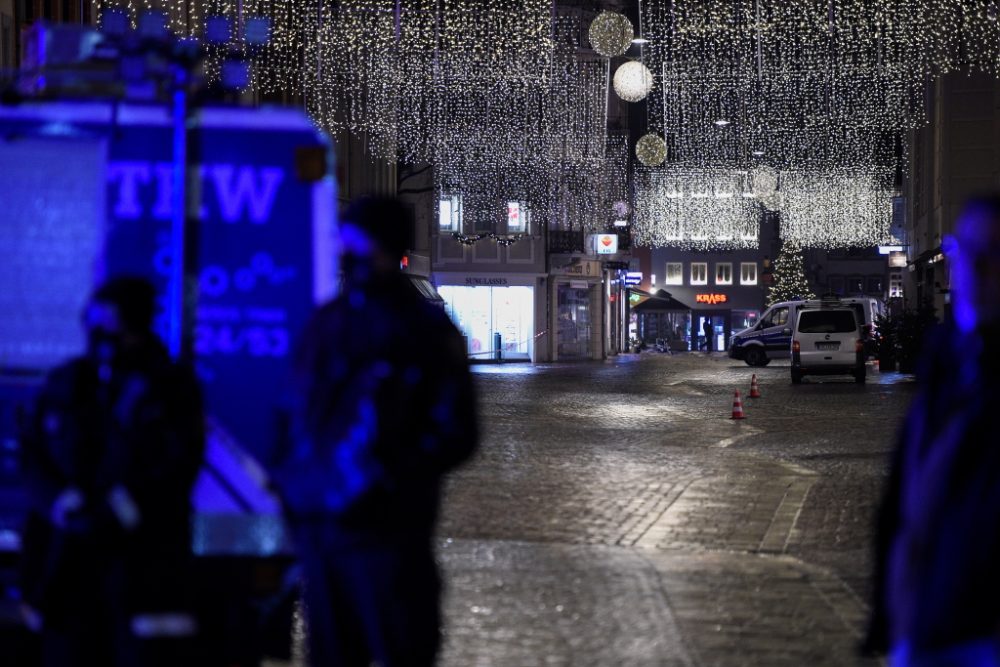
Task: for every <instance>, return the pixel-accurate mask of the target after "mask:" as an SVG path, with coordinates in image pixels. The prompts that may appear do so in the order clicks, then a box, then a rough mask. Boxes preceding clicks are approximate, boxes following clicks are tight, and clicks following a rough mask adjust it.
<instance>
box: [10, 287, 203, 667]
mask: <svg viewBox="0 0 1000 667" xmlns="http://www.w3.org/2000/svg"><path fill="white" fill-rule="evenodd" d="M155 296H156V295H155V291H154V289H153V287H152V285H151V284H150V283H148V282H147V281H145V280H143V279H139V278H118V279H113V280H111V281H109V282H107V283H105V284H104V285H102V286H101V287H99V288H98V289H97V291H96V292H95V293H94V295H93V297H92V298H91V300H90V302H89V304H88V305H87V307H86V309H85V312H84V315H83V321H84V326H85V328H86V332H87V351H86V353H85V354H84V355H83V356H81V357H78V358H75V359H73V360H71V361H69V362H68V363H66V364H64V365H62V366H59V367H58V368H56V369H55V370H53V371H52V372H51V373H50V374H49V376H48V378H47V380H46V382H45V386H44V388H43V390H42V392H41V394H40V396H39V398H38V401H37V404H36V406H35V411H34V414H33V417H32V422H31V424H30V425H29V427H28V432H27V433H26V434H25V438H24V440H25V442H24V452H25V461H24V464H25V471H26V479H27V489H28V495H29V500H30V508H31V510H30V514H29V518H28V521H27V526H26V531H25V545H24V548H25V560H24V568H23V581H22V584H23V589H24V601H25V607H24V611H25V617H26V619H27V620H28V622H29V625H31V626H33V627H34V629H36V630H38V631H40V632H41V636H42V650H43V661H44V664H45V665H47V666H52V667H56V666H58V667H72V666H74V665H101V666H102V667H103V666H108V667H120V666H129V667H131V666H133V665H150V664H161V663H159V662H157V661H156V660H154V659H151V656H159V657H161V658H166V657H167V656H170V655H171V651H174V650H175V649H176V647H177V641H178V640H177V639H176V638H177V637H180V636H185V635H189V634H191V632H192V631H193V630H194V627H193V622H192V618H191V616H190V614H189V613H187V612H188V611H189V610H188V608H187V600H186V599H185V596H184V591H185V589H186V582H187V580H188V575H187V571H186V570H187V564H188V561H189V557H190V544H191V536H190V525H189V522H190V502H189V497H190V492H191V487H192V485H193V483H194V479H195V475H196V474H197V471H198V468H199V466H200V463H201V459H202V452H203V439H204V435H203V416H202V408H201V402H200V393H199V389H198V386H197V383H196V381H195V379H194V377H193V375H192V374H191V373H190V372H188V371H187V370H186V369H185V368H184V367H182V366H179V365H177V364H175V363H173V362H172V361H171V360H170V358H169V357H168V356H167V352H166V350H165V348H164V347H163V345H162V344H161V343H160V341H159V339H157V337H156V336H155V334H154V333H153V332H152V329H151V324H152V319H153V314H154V308H155ZM165 638H169V639H165ZM153 644H155V647H154V646H153Z"/></svg>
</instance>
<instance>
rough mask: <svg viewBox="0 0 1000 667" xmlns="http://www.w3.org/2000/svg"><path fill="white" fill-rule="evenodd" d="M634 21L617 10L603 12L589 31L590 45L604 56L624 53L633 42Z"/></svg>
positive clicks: (592, 23)
mask: <svg viewBox="0 0 1000 667" xmlns="http://www.w3.org/2000/svg"><path fill="white" fill-rule="evenodd" d="M633 36H634V33H633V32H632V22H631V21H629V20H628V17H627V16H624V15H622V14H616V13H615V12H601V13H600V14H598V15H597V18H595V19H594V20H593V21H592V22H591V24H590V30H588V31H587V37H588V38H589V39H590V45H591V46H593V47H594V50H595V51H597V52H598V53H599V54H601V55H602V56H607V57H608V58H614V57H615V56H620V55H623V54H624V53H625V52H626V51H628V47H629V46H630V45H631V44H632V37H633Z"/></svg>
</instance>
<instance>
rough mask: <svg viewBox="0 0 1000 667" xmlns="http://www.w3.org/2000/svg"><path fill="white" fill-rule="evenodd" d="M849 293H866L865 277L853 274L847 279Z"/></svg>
mask: <svg viewBox="0 0 1000 667" xmlns="http://www.w3.org/2000/svg"><path fill="white" fill-rule="evenodd" d="M847 293H848V294H864V293H865V279H864V278H863V277H862V276H851V277H850V278H848V279H847Z"/></svg>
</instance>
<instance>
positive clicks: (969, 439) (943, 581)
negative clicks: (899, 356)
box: [866, 197, 1000, 667]
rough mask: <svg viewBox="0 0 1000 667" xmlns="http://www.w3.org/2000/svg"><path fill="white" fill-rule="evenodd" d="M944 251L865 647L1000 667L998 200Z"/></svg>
mask: <svg viewBox="0 0 1000 667" xmlns="http://www.w3.org/2000/svg"><path fill="white" fill-rule="evenodd" d="M944 250H945V253H946V254H947V257H948V260H949V263H950V267H951V270H952V279H951V288H952V291H951V294H952V307H953V317H952V318H951V321H949V322H947V323H945V325H943V326H942V327H940V328H939V329H938V330H937V331H935V332H934V333H933V334H932V336H931V338H930V341H929V344H928V345H926V353H925V355H924V358H923V360H922V364H921V368H920V372H919V380H920V384H921V387H920V392H919V394H918V395H917V398H916V400H915V401H914V404H913V406H912V408H911V410H910V412H909V414H908V415H907V419H906V422H905V425H904V428H903V430H902V432H901V436H900V441H899V445H898V447H897V449H896V452H895V455H894V459H893V465H892V471H891V475H890V478H889V482H888V486H887V492H886V496H885V500H884V503H883V507H882V511H881V515H880V523H879V539H878V543H877V561H878V567H877V571H876V576H875V600H874V605H873V610H874V613H873V616H872V622H871V626H870V630H869V635H868V639H867V643H866V648H867V649H869V650H871V651H874V652H879V651H882V652H884V651H888V652H889V653H890V661H891V664H892V665H893V667H915V666H917V665H920V666H921V667H925V666H926V667H935V666H941V667H945V666H947V667H964V666H967V667H973V666H975V667H998V666H1000V569H998V568H997V563H998V562H1000V531H998V530H997V527H998V526H1000V447H998V446H997V436H996V426H995V423H994V415H993V412H994V411H995V410H996V406H997V405H998V404H1000V403H998V401H1000V391H998V390H997V384H996V377H997V374H998V373H1000V348H998V346H997V341H998V338H997V337H998V335H1000V299H998V296H997V295H1000V197H991V198H983V199H976V200H973V201H971V202H969V203H968V204H967V205H966V207H965V209H964V210H963V212H962V214H961V216H960V218H959V220H958V224H957V227H956V231H955V235H954V237H950V238H947V239H945V243H944Z"/></svg>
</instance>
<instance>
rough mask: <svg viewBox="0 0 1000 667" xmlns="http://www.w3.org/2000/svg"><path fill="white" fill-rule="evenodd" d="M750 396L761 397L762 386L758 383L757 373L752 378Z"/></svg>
mask: <svg viewBox="0 0 1000 667" xmlns="http://www.w3.org/2000/svg"><path fill="white" fill-rule="evenodd" d="M750 398H760V387H759V386H758V385H757V374H756V373H754V374H753V377H752V378H750Z"/></svg>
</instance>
